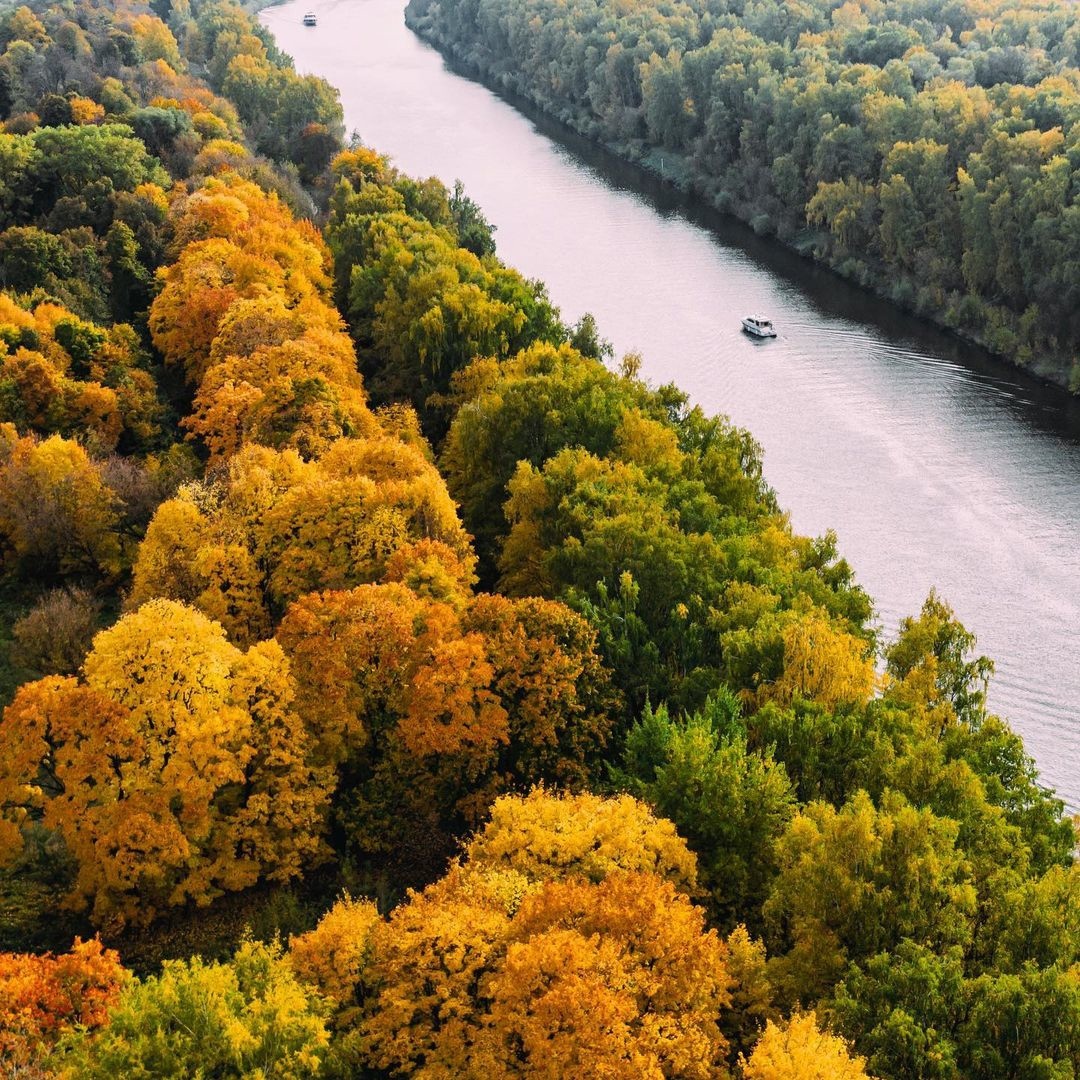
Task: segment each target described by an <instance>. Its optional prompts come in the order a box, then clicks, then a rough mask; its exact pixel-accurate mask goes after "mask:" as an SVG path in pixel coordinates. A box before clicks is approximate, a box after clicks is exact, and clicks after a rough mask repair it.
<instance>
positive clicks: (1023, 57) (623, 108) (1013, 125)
mask: <svg viewBox="0 0 1080 1080" xmlns="http://www.w3.org/2000/svg"><path fill="white" fill-rule="evenodd" d="M406 19H407V22H408V24H409V26H410V27H412V28H413V29H414V30H415V31H416V32H417V33H419V34H420V35H421V36H422V37H423V38H425V39H426V40H428V41H430V42H431V43H433V44H435V45H436V46H437V47H438V48H439V49H441V50H442V51H444V52H445V53H446V54H448V55H449V56H451V57H452V58H453V59H454V60H455V62H457V63H459V64H461V65H462V66H464V67H465V68H466V69H467V70H469V71H470V72H472V73H476V74H478V75H479V76H480V77H481V78H482V79H484V80H485V81H486V82H488V83H489V84H491V85H493V86H495V87H497V88H499V89H502V90H506V91H510V92H512V93H515V94H518V95H521V96H523V97H525V98H527V99H528V100H529V101H531V102H533V103H534V104H535V105H537V106H538V107H539V108H541V109H542V110H543V111H545V112H546V113H548V114H550V115H552V116H554V117H556V118H558V119H559V120H561V121H562V122H564V123H565V124H568V125H570V126H571V127H573V128H574V129H576V130H577V131H579V132H581V133H583V134H584V135H586V136H588V137H589V138H591V139H593V140H596V141H598V142H601V143H604V144H605V145H607V146H608V147H610V148H612V149H614V150H615V151H616V153H618V154H620V155H621V156H622V157H624V158H627V159H629V160H631V161H634V162H637V163H639V164H642V165H644V166H645V167H646V168H649V169H651V170H653V171H656V172H661V170H662V171H663V175H664V176H665V177H666V178H668V179H669V180H672V181H673V182H675V183H676V184H678V185H679V186H680V187H682V188H683V189H685V190H688V191H691V192H693V193H695V194H696V195H697V196H699V197H700V198H702V199H703V200H705V201H706V202H708V203H709V204H711V205H713V206H716V207H718V208H719V209H721V210H723V211H726V212H729V213H732V214H735V215H737V216H738V217H740V218H742V219H743V220H744V221H746V222H748V223H749V224H750V225H751V226H752V227H753V228H754V230H755V231H756V232H758V233H761V234H767V235H772V236H776V237H778V238H779V239H780V240H782V241H783V242H785V243H786V244H788V245H789V246H791V247H793V248H794V249H796V250H798V251H800V252H802V253H803V254H805V255H807V256H810V257H812V258H814V259H816V260H819V261H821V262H823V263H825V264H827V265H828V266H830V267H831V268H832V269H834V270H836V271H837V272H838V273H840V274H842V275H843V276H844V277H846V278H848V279H850V280H852V281H854V282H856V283H858V284H860V285H862V286H864V287H866V288H868V289H871V290H873V291H875V292H878V293H879V294H881V295H883V296H886V297H887V298H889V299H890V300H892V301H893V302H895V303H897V304H899V305H900V306H901V307H903V308H905V309H906V310H909V311H913V312H916V313H918V314H919V315H920V316H923V317H925V318H927V319H931V320H933V321H936V322H937V323H939V324H940V325H943V326H946V327H948V328H950V329H951V330H953V331H955V332H956V333H958V334H961V335H962V336H964V337H967V338H970V339H973V340H975V341H978V342H979V343H981V344H982V345H984V346H985V347H987V348H989V349H990V350H992V351H993V352H994V353H996V354H998V355H999V356H1002V357H1005V358H1007V359H1009V360H1011V361H1012V362H1014V363H1016V364H1018V365H1020V366H1022V367H1025V368H1028V369H1029V370H1031V371H1033V372H1035V373H1037V374H1038V375H1040V376H1042V377H1044V378H1047V379H1050V380H1052V381H1054V382H1056V383H1059V384H1060V385H1063V386H1068V387H1069V388H1070V389H1071V390H1072V391H1073V392H1074V393H1080V360H1078V359H1077V356H1078V354H1080V293H1078V289H1080V202H1078V200H1080V15H1078V13H1077V8H1076V6H1075V5H1074V4H1067V3H1064V2H1061V0H932V2H929V0H847V2H840V0H798V2H789V0H664V2H662V3H635V2H633V0H410V2H409V5H408V8H407V15H406Z"/></svg>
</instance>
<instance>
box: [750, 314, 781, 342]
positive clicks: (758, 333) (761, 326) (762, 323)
mask: <svg viewBox="0 0 1080 1080" xmlns="http://www.w3.org/2000/svg"><path fill="white" fill-rule="evenodd" d="M742 328H743V329H744V330H745V331H746V332H747V333H748V334H753V335H754V337H776V331H775V330H774V329H773V324H772V323H771V322H770V321H769V320H768V319H766V318H764V317H763V316H761V315H747V316H746V318H745V319H743V321H742Z"/></svg>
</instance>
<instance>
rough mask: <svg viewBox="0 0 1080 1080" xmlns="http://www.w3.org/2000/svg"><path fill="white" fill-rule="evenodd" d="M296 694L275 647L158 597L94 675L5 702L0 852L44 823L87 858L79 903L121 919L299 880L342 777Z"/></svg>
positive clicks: (81, 861) (58, 681)
mask: <svg viewBox="0 0 1080 1080" xmlns="http://www.w3.org/2000/svg"><path fill="white" fill-rule="evenodd" d="M293 695H294V689H293V683H292V679H291V676H290V672H289V664H288V661H287V659H286V658H285V656H284V655H283V653H282V652H281V649H280V648H279V647H278V646H277V645H276V644H275V643H273V642H266V643H262V644H259V645H256V646H253V647H252V648H251V649H249V650H248V651H247V652H246V653H243V652H241V651H240V650H239V649H237V648H236V647H235V646H233V645H231V644H229V642H228V641H227V640H226V638H225V635H224V632H223V631H222V630H221V628H220V626H218V625H216V624H215V623H212V622H211V621H210V620H209V619H207V618H206V617H205V616H204V615H201V614H200V613H198V612H196V611H194V610H192V609H190V608H187V607H185V606H184V605H182V604H178V603H175V602H173V601H166V600H161V601H154V602H152V603H149V604H146V605H144V606H143V607H142V608H140V609H139V610H138V611H136V612H133V613H132V614H130V615H127V616H126V617H124V618H123V619H121V620H120V622H118V623H117V624H116V625H115V626H113V627H111V628H110V629H108V630H105V631H103V632H102V633H101V634H99V635H98V637H97V638H96V639H95V641H94V647H93V648H92V650H91V651H90V654H89V655H88V656H87V658H86V661H85V663H84V665H83V678H82V679H76V678H71V677H68V678H62V677H57V676H54V677H50V678H46V679H42V680H40V681H38V682H34V683H28V684H26V685H25V686H23V687H22V688H21V689H20V690H19V692H18V694H17V695H16V697H15V700H14V701H13V702H12V704H11V705H9V706H8V708H7V709H6V710H5V712H4V715H3V720H2V721H0V745H2V746H3V747H4V753H3V765H2V766H0V811H2V813H3V819H2V823H0V854H2V855H3V856H4V858H5V859H6V860H8V861H10V859H11V858H13V857H15V856H17V855H18V853H19V852H20V850H21V849H22V845H23V831H24V829H26V828H28V827H30V826H32V825H34V824H35V823H37V822H40V826H41V827H43V828H45V829H46V830H48V831H50V832H52V833H54V834H55V835H57V836H58V837H59V838H62V840H63V842H64V844H65V846H66V847H67V849H68V851H70V853H71V854H72V856H73V857H74V859H75V860H76V862H77V864H78V875H77V878H76V880H75V883H74V885H73V886H72V889H71V891H70V893H69V895H68V897H67V902H68V903H69V904H70V905H72V906H74V907H84V906H87V905H92V914H93V917H94V919H95V921H97V922H98V923H99V924H105V923H108V924H110V925H116V924H122V923H123V922H124V921H128V920H131V921H137V922H145V921H148V920H149V919H151V918H152V917H153V916H154V915H155V914H156V913H157V912H159V911H161V910H162V909H164V908H167V907H170V906H175V905H178V904H183V903H186V902H187V901H193V902H195V903H197V904H203V905H205V904H207V903H209V902H210V901H211V900H212V899H213V898H214V897H215V896H217V895H220V894H221V893H222V892H225V891H230V890H236V889H241V888H245V887H247V886H248V885H251V884H254V883H255V882H256V881H258V880H262V879H269V880H278V881H285V880H288V879H290V878H292V877H295V876H297V875H298V874H299V873H301V872H302V870H303V869H305V868H306V867H307V866H309V865H310V864H311V862H312V861H313V860H318V859H319V858H320V857H321V854H322V842H321V840H320V834H321V832H322V827H323V814H324V809H325V804H326V799H327V795H328V786H329V778H328V777H327V776H326V775H325V774H324V773H322V772H321V771H320V770H319V769H317V768H315V767H314V766H313V765H312V763H311V761H310V755H309V747H308V741H307V736H306V733H305V730H304V727H303V725H302V723H301V721H300V719H299V717H298V716H297V714H296V713H295V711H294V710H293V705H292V699H293Z"/></svg>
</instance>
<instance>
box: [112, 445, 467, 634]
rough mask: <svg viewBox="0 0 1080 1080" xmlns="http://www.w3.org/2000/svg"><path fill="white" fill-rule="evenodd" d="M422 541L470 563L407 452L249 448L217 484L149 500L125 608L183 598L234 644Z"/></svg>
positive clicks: (453, 518) (431, 476) (424, 469)
mask: <svg viewBox="0 0 1080 1080" xmlns="http://www.w3.org/2000/svg"><path fill="white" fill-rule="evenodd" d="M180 522H184V523H185V531H184V533H183V534H182V535H180V534H178V530H177V525H178V524H179V523H180ZM424 539H429V540H437V541H439V542H440V543H442V544H444V545H446V547H447V548H449V549H450V551H451V552H453V553H454V555H455V557H457V558H458V559H461V560H463V565H468V564H469V562H468V560H470V553H469V545H468V537H467V536H466V534H465V532H464V530H463V529H462V527H461V523H460V522H459V521H458V518H457V512H456V509H455V507H454V504H453V502H452V501H451V499H450V496H449V495H448V494H447V492H446V488H445V486H444V484H443V482H442V479H441V478H440V477H439V474H438V473H437V472H436V470H435V468H434V466H432V465H431V464H430V463H429V462H428V461H427V460H426V459H425V458H424V456H423V455H422V454H421V453H420V452H419V450H417V449H416V448H414V447H410V446H406V445H405V444H404V443H399V442H396V441H394V440H391V439H386V438H382V437H374V438H371V439H339V440H337V441H336V442H334V443H333V444H332V445H331V446H330V448H329V450H328V451H327V452H326V454H324V455H323V456H322V457H321V458H319V459H318V460H315V461H305V460H303V458H302V457H301V456H300V455H299V454H298V453H297V452H296V451H295V450H285V451H282V452H280V453H276V452H274V451H272V450H269V449H266V448H263V447H258V446H248V447H246V448H245V449H243V450H242V451H241V452H240V453H239V454H237V455H236V456H235V457H234V458H233V459H232V460H231V461H230V462H229V465H228V468H227V470H226V471H225V473H224V474H223V476H222V479H221V481H220V482H219V483H217V484H213V485H201V486H200V485H195V486H191V487H189V488H187V489H184V490H182V491H181V493H180V495H179V496H178V497H177V498H176V499H174V500H171V501H169V502H166V503H163V504H162V505H161V507H159V509H158V511H157V514H156V515H155V517H154V520H153V521H152V522H151V523H150V526H149V528H148V529H147V533H146V539H145V540H144V542H143V544H142V546H141V547H140V549H139V554H138V558H137V560H136V564H135V570H134V585H133V590H132V598H131V603H132V604H133V605H134V604H139V603H142V602H144V601H145V600H148V599H151V598H152V597H155V596H167V597H171V598H174V599H180V600H185V601H187V602H190V603H193V604H195V605H196V606H197V607H199V608H200V609H201V610H203V611H206V612H207V613H208V614H212V615H213V616H214V617H215V618H217V619H219V620H220V621H221V622H222V624H223V625H224V626H225V628H226V629H227V630H228V631H229V634H230V635H231V636H232V637H233V639H234V640H236V641H238V642H247V641H252V640H256V639H257V638H259V637H262V636H265V634H266V631H267V627H268V625H269V624H270V623H271V622H272V621H273V619H274V618H275V617H276V616H277V615H279V614H280V613H281V612H282V611H283V610H284V608H285V607H286V605H287V604H289V603H290V602H291V601H293V600H295V599H297V598H298V597H300V596H303V595H304V594H305V593H308V592H310V591H311V590H313V589H320V588H323V589H341V588H347V587H349V586H351V585H356V584H360V583H363V582H370V581H377V580H379V579H380V578H381V577H382V576H383V574H384V573H385V571H386V567H387V564H388V562H389V560H390V558H391V557H392V556H393V554H394V552H395V551H397V550H398V549H399V548H401V547H403V546H405V545H407V544H411V543H415V542H417V541H420V540H424Z"/></svg>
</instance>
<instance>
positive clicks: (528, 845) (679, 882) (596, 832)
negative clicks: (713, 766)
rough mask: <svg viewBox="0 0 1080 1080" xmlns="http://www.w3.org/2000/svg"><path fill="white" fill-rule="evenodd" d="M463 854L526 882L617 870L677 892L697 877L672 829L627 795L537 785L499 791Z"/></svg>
mask: <svg viewBox="0 0 1080 1080" xmlns="http://www.w3.org/2000/svg"><path fill="white" fill-rule="evenodd" d="M466 857H467V858H468V860H469V863H470V865H472V866H480V867H486V868H491V869H502V870H512V871H514V872H516V873H519V874H522V875H524V876H525V877H526V878H527V879H528V880H530V881H562V880H565V879H566V878H570V877H580V878H584V879H586V880H588V881H592V882H598V881H602V880H603V879H604V878H606V877H607V876H608V875H609V874H611V873H614V872H615V871H619V870H622V871H644V872H648V873H652V874H656V875H657V876H658V877H661V878H664V879H666V880H668V881H670V882H671V883H672V884H674V885H676V886H677V887H678V888H679V889H680V890H682V891H683V892H691V891H692V890H693V888H694V885H695V883H696V881H697V860H696V859H695V857H694V854H693V852H691V851H690V850H689V848H687V846H686V841H685V840H683V839H682V838H681V837H680V836H679V835H678V834H677V833H676V832H675V826H674V825H672V824H671V822H670V821H667V820H665V819H664V818H657V817H655V816H654V815H653V813H652V811H651V810H650V809H649V808H648V807H647V806H646V805H645V804H644V803H641V802H638V801H637V799H634V798H632V797H631V796H629V795H619V796H615V797H612V798H601V797H600V796H598V795H591V794H588V793H585V794H581V795H568V794H564V795H556V794H553V793H551V792H549V791H546V790H544V789H543V788H536V789H534V790H533V791H531V792H530V793H529V794H528V795H527V796H525V797H524V798H519V797H516V796H503V797H502V798H500V799H497V800H496V801H495V803H494V805H493V806H492V808H491V820H490V821H489V822H488V823H487V824H486V825H485V826H484V827H483V828H482V829H481V830H480V831H479V832H478V833H477V834H476V836H475V837H473V839H472V841H471V842H470V843H469V846H468V847H467V848H466Z"/></svg>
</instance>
